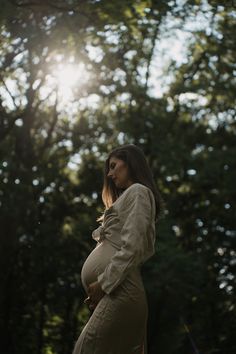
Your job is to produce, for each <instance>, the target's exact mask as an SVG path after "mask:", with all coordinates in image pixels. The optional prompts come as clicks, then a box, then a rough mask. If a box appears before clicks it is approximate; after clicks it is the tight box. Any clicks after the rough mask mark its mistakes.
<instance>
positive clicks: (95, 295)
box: [88, 281, 105, 309]
mask: <svg viewBox="0 0 236 354" xmlns="http://www.w3.org/2000/svg"><path fill="white" fill-rule="evenodd" d="M104 295H105V292H104V291H103V290H102V288H101V285H100V284H99V282H98V281H95V282H94V283H91V284H89V286H88V296H89V300H90V305H89V307H91V308H92V309H94V308H95V307H96V306H97V304H98V303H99V301H100V300H101V298H103V296H104Z"/></svg>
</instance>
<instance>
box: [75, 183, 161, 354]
mask: <svg viewBox="0 0 236 354" xmlns="http://www.w3.org/2000/svg"><path fill="white" fill-rule="evenodd" d="M92 237H93V239H94V240H96V241H97V245H96V247H95V248H94V249H93V251H92V252H91V253H90V255H89V256H88V258H87V259H86V261H85V263H84V265H83V268H82V271H81V280H82V284H83V287H84V289H85V291H86V292H87V293H88V285H89V284H90V283H92V282H94V281H98V282H99V283H100V285H101V287H102V289H103V291H104V292H105V295H104V296H103V298H102V299H101V300H100V302H99V303H98V305H97V306H96V308H95V310H94V311H93V313H92V315H91V317H90V318H89V321H88V322H87V324H86V325H85V327H84V328H83V331H82V332H81V334H80V336H79V338H78V340H77V342H76V344H75V348H74V351H73V354H146V353H147V347H146V326H147V317H148V305H147V299H146V293H145V289H144V286H143V281H142V277H141V273H140V269H141V266H142V264H143V263H144V262H145V261H146V260H147V259H149V258H150V257H151V256H152V255H153V254H154V253H155V200H154V196H153V193H152V191H151V190H150V189H149V188H147V187H146V186H144V185H142V184H140V183H134V184H132V185H131V186H130V187H128V188H127V189H126V190H125V191H124V192H123V193H122V194H121V196H120V197H119V198H118V199H117V200H116V201H115V202H114V203H113V204H112V206H111V207H110V208H109V209H107V210H106V211H105V215H104V220H103V223H102V225H100V226H99V227H98V228H97V229H96V230H94V231H93V233H92Z"/></svg>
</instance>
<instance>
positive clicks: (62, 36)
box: [0, 0, 236, 354]
mask: <svg viewBox="0 0 236 354" xmlns="http://www.w3.org/2000/svg"><path fill="white" fill-rule="evenodd" d="M0 25H1V42H0V53H1V58H0V68H1V71H0V161H1V165H0V183H1V189H0V230H1V234H0V269H1V279H0V284H1V289H0V333H1V340H0V349H1V352H2V353H4V354H28V353H30V354H32V353H35V354H36V353H37V354H41V353H45V354H69V353H71V351H72V348H73V343H74V341H75V340H76V338H77V336H78V335H79V333H80V331H81V329H82V328H83V325H84V323H85V322H86V321H87V319H88V316H89V312H88V309H87V307H86V306H85V305H84V304H83V300H84V297H85V293H84V290H83V288H82V285H81V280H80V271H81V267H82V264H83V262H84V260H85V259H86V257H87V255H88V253H89V252H90V251H91V250H92V248H93V247H94V246H95V244H94V240H92V238H91V232H92V230H93V229H94V228H95V227H96V225H97V223H96V219H97V217H99V215H100V214H101V212H102V210H103V205H102V202H101V187H102V179H103V162H104V159H105V158H106V155H107V153H108V152H109V151H110V150H111V149H112V148H113V147H116V146H117V145H119V144H123V143H135V144H137V145H139V146H140V147H141V148H142V149H143V150H144V152H145V154H146V156H147V158H148V161H149V163H150V165H151V167H152V171H153V174H154V177H155V181H156V184H157V186H158V188H159V190H160V191H161V193H162V196H163V198H164V200H165V203H166V211H165V217H164V218H163V219H162V220H160V222H159V225H158V229H157V243H156V245H157V246H156V250H157V252H156V255H155V256H153V257H152V258H151V259H150V261H149V262H148V263H146V264H145V266H144V268H143V278H144V281H145V286H146V289H147V295H148V301H149V312H150V314H149V323H148V346H149V354H156V353H160V354H189V353H204V354H217V353H219V354H233V353H235V352H236V343H235V331H236V310H235V285H236V284H235V267H236V251H235V249H236V247H235V246H236V222H235V212H234V211H233V209H234V205H235V202H236V188H235V168H236V161H235V156H236V139H235V138H236V124H235V111H236V108H235V97H236V63H235V57H236V43H235V42H236V39H235V38H236V26H235V25H236V8H235V2H234V1H212V0H208V1H207V0H206V1H204V0H199V1H192V0H189V1H169V2H166V1H162V0H160V1H154V0H144V1H141V0H140V1H139V0H135V1H132V0H122V1H118V0H113V1H112V2H111V1H109V0H100V1H96V0H77V1H76V0H71V1H70V0H67V1H54V0H52V1H42V0H41V1H39V0H33V1H24V0H22V1H21V0H15V1H13V0H12V1H6V0H5V1H3V0H2V1H1V15H0ZM181 38H182V39H181ZM168 43H170V45H169V47H168ZM171 43H172V44H171ZM176 43H177V44H178V43H182V46H183V47H182V53H181V56H180V59H179V60H177V59H176V52H175V45H176ZM163 44H164V45H163ZM165 45H166V47H165ZM161 48H164V49H161ZM70 66H73V67H74V68H76V70H77V71H78V72H77V74H78V73H79V74H80V75H79V76H78V79H77V81H76V84H74V85H71V86H70V82H69V83H68V82H67V81H70V80H71V81H72V79H73V77H71V76H70V77H69V71H67V75H68V78H67V77H66V72H65V74H64V76H63V75H61V80H58V77H59V76H60V73H63V70H64V69H65V68H66V67H67V68H70ZM155 68H156V69H155ZM157 68H159V69H157ZM160 68H161V74H160V75H161V78H159V81H158V82H159V84H158V83H156V84H154V81H155V78H156V77H157V76H158V70H160ZM74 75H76V71H74ZM160 82H161V83H160ZM67 85H68V87H67Z"/></svg>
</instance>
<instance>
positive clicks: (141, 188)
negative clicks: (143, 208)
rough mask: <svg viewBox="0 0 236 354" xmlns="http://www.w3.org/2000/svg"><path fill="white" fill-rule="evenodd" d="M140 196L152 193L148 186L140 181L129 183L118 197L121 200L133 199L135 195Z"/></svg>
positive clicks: (147, 195) (148, 195)
mask: <svg viewBox="0 0 236 354" xmlns="http://www.w3.org/2000/svg"><path fill="white" fill-rule="evenodd" d="M137 195H138V196H140V195H141V196H142V197H144V198H145V197H150V196H152V195H153V193H152V191H151V189H150V188H148V187H146V186H145V185H143V184H141V183H133V184H131V185H130V186H129V187H128V188H127V189H125V191H124V192H123V193H122V195H121V197H120V198H118V199H121V200H123V201H125V200H127V199H130V198H131V199H133V198H135V197H136V196H137Z"/></svg>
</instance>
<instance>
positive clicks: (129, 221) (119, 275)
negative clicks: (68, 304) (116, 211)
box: [97, 186, 155, 294]
mask: <svg viewBox="0 0 236 354" xmlns="http://www.w3.org/2000/svg"><path fill="white" fill-rule="evenodd" d="M154 215H155V201H154V196H153V194H152V191H151V190H149V189H148V188H146V187H143V186H135V188H131V187H130V191H129V192H128V191H127V195H126V197H125V198H124V200H123V201H122V205H120V215H119V217H120V220H121V223H122V228H121V242H122V245H121V248H120V250H118V251H117V252H116V253H115V254H114V255H113V257H112V258H111V261H110V262H109V264H108V265H107V267H106V268H105V270H104V272H103V273H101V274H100V275H99V276H98V278H97V280H98V282H99V283H100V285H101V287H102V289H103V291H104V292H105V293H107V294H110V293H111V292H112V291H113V290H114V289H115V288H116V287H117V286H118V285H119V284H120V283H121V282H122V281H123V280H124V279H125V277H126V276H127V274H128V272H129V271H130V270H131V269H132V268H133V267H137V266H139V265H141V264H142V263H144V262H145V261H146V260H147V259H148V258H150V257H151V256H152V255H153V254H154V253H155V221H154V219H155V216H154Z"/></svg>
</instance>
